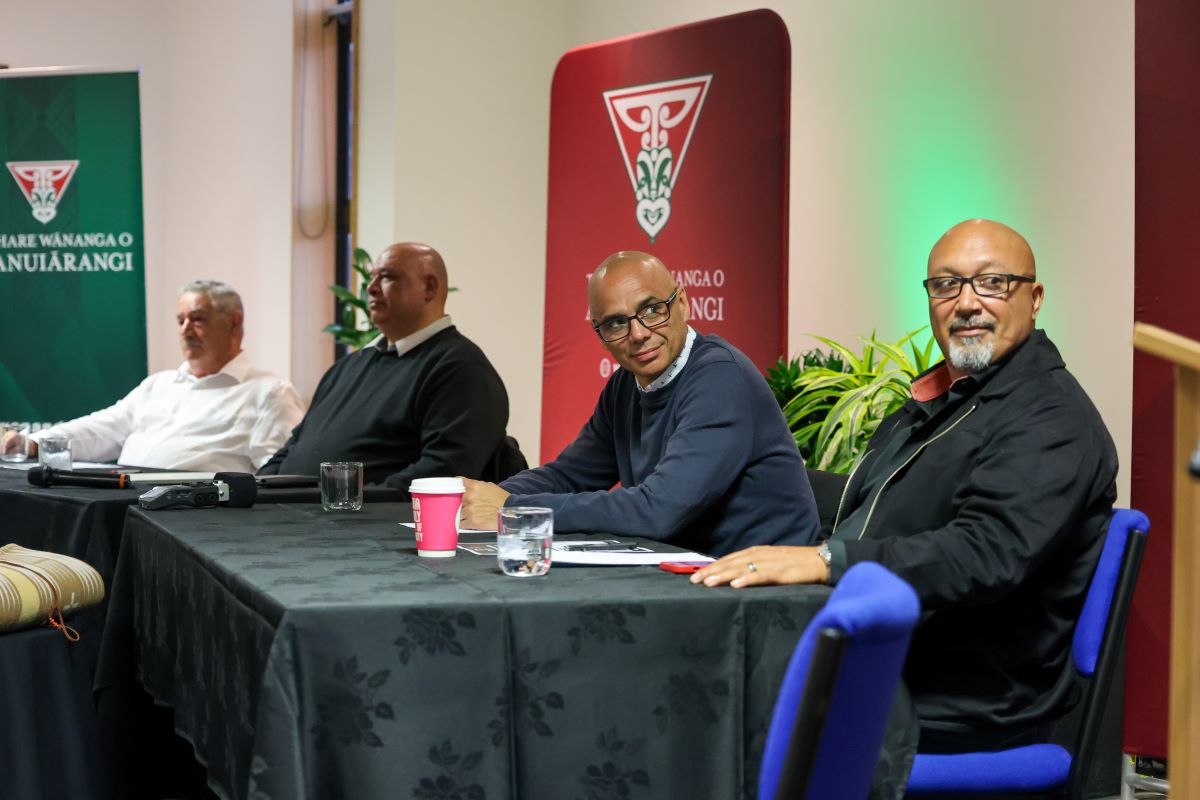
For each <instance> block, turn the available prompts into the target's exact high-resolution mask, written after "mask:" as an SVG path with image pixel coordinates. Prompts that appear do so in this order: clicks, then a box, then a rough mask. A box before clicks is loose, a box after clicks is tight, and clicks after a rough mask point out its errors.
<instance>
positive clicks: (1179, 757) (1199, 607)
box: [1133, 322, 1200, 797]
mask: <svg viewBox="0 0 1200 800" xmlns="http://www.w3.org/2000/svg"><path fill="white" fill-rule="evenodd" d="M1133 346H1134V347H1135V348H1136V349H1138V350H1141V351H1142V352H1145V353H1150V354H1151V355H1155V356H1158V357H1160V358H1165V359H1166V360H1167V361H1170V362H1171V363H1173V364H1174V365H1175V456H1174V458H1175V462H1174V466H1173V468H1172V471H1173V473H1174V476H1175V519H1174V527H1173V529H1172V530H1173V532H1174V534H1173V536H1172V539H1173V540H1174V548H1173V551H1172V553H1171V565H1172V566H1171V709H1170V714H1171V722H1170V725H1171V730H1170V739H1169V740H1168V745H1167V746H1168V752H1167V770H1168V778H1169V780H1170V784H1171V794H1172V795H1173V796H1175V797H1200V478H1196V477H1193V476H1192V475H1190V474H1189V472H1188V460H1189V459H1190V457H1191V454H1192V452H1193V451H1194V450H1195V448H1196V445H1197V440H1198V439H1200V342H1194V341H1192V340H1191V339H1188V338H1185V337H1183V336H1180V335H1178V334H1175V333H1171V332H1170V331H1165V330H1163V329H1162V328H1156V327H1154V326H1153V325H1144V324H1142V323H1140V322H1138V323H1135V324H1134V326H1133Z"/></svg>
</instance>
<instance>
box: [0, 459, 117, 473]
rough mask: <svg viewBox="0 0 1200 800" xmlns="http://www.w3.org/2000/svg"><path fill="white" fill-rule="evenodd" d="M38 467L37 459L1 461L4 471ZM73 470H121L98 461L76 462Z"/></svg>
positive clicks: (72, 467)
mask: <svg viewBox="0 0 1200 800" xmlns="http://www.w3.org/2000/svg"><path fill="white" fill-rule="evenodd" d="M37 465H38V462H37V459H36V458H35V459H33V460H32V461H0V468H2V469H19V470H22V471H26V470H31V469H33V468H34V467H36V466H37ZM71 469H111V470H119V469H120V467H118V466H117V465H116V464H101V463H99V462H97V461H75V462H73V463H72V464H71Z"/></svg>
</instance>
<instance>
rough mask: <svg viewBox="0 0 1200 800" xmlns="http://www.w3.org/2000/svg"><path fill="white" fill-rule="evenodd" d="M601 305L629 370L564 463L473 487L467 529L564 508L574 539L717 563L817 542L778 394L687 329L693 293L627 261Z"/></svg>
mask: <svg viewBox="0 0 1200 800" xmlns="http://www.w3.org/2000/svg"><path fill="white" fill-rule="evenodd" d="M588 301H589V303H590V306H591V312H592V320H593V328H594V329H595V331H596V334H597V335H598V336H599V337H600V340H601V341H602V342H603V344H604V347H605V348H606V349H607V350H608V351H609V352H610V353H611V354H612V355H613V357H614V358H616V360H617V362H618V363H619V364H620V365H621V367H622V369H620V370H618V371H617V372H615V373H614V374H613V376H612V377H611V378H610V379H609V381H608V383H607V385H606V386H605V387H604V390H603V392H602V393H601V394H600V400H599V402H598V403H597V404H596V409H595V411H594V412H593V413H592V416H591V419H589V420H588V421H587V423H586V424H585V425H584V426H583V429H582V430H581V431H580V432H579V436H578V437H577V438H576V439H575V441H574V442H572V443H571V444H570V445H568V446H567V448H566V449H565V450H563V452H562V453H560V454H559V456H558V458H556V459H555V460H554V461H551V462H550V463H548V464H546V465H544V466H541V467H538V468H536V469H530V470H525V471H524V472H520V473H518V474H516V475H514V476H513V477H511V478H509V479H508V480H506V481H504V482H502V483H501V484H499V485H496V484H491V483H484V482H482V481H467V493H466V497H465V498H464V501H463V524H464V525H470V526H473V527H480V528H487V529H492V530H494V529H495V527H496V510H497V509H498V508H499V507H500V506H503V505H507V506H513V505H533V506H545V507H548V508H552V509H553V510H554V527H555V530H557V531H559V532H561V533H568V532H580V531H595V532H602V533H610V534H618V535H629V536H646V537H649V538H652V539H658V540H661V541H665V542H670V543H671V544H677V545H680V546H682V547H687V548H691V549H695V550H699V551H701V552H708V553H713V554H715V555H724V554H726V553H730V552H732V551H734V550H737V549H740V548H743V547H748V546H751V545H755V544H796V545H799V544H806V543H809V542H811V541H813V538H814V536H815V534H816V531H817V528H818V526H819V523H818V519H817V510H816V502H815V500H814V499H813V493H812V489H811V487H810V486H809V485H808V477H807V475H806V473H805V471H804V462H803V460H802V459H801V458H800V454H799V452H798V451H797V449H796V443H795V441H794V440H793V438H792V435H791V433H790V432H789V431H788V428H787V424H786V423H785V422H784V419H783V414H782V413H781V412H780V410H779V406H778V405H777V404H776V402H775V399H774V397H773V396H772V394H771V391H770V389H769V388H768V387H767V384H766V381H764V380H763V377H762V375H761V374H760V373H759V372H758V370H757V369H756V368H755V366H754V364H752V363H751V362H750V359H748V358H746V356H745V355H743V354H742V353H741V352H740V351H739V350H737V348H735V347H733V346H732V345H730V344H729V343H728V342H726V341H724V340H722V339H721V338H720V337H718V336H714V335H711V334H698V333H696V331H694V330H693V329H692V328H691V327H690V326H689V325H688V324H687V323H688V301H687V292H686V291H685V290H684V288H683V287H680V286H677V285H676V284H675V281H674V279H673V278H672V276H671V273H670V272H668V271H667V268H666V267H665V266H663V264H662V262H661V261H659V260H658V259H657V258H655V257H654V256H651V255H648V254H646V253H638V252H619V253H615V254H613V255H612V256H610V257H609V258H607V259H606V260H605V261H604V262H603V263H602V264H601V265H600V266H599V268H597V270H596V271H595V273H593V274H592V278H591V282H590V283H589V284H588ZM615 484H620V485H619V486H618V487H617V488H616V489H613V490H612V491H610V489H611V488H612V487H613V486H614V485H615Z"/></svg>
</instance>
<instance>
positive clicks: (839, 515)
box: [829, 450, 871, 539]
mask: <svg viewBox="0 0 1200 800" xmlns="http://www.w3.org/2000/svg"><path fill="white" fill-rule="evenodd" d="M870 457H871V451H870V450H868V451H867V452H866V453H864V454H863V457H862V458H860V459H859V460H858V462H857V463H856V464H855V465H854V469H852V470H850V477H849V478H846V485H845V486H843V487H842V497H841V499H840V500H838V509H837V513H836V514H834V515H833V527H832V528H831V529H830V530H829V538H830V539H832V538H833V535H834V534H835V533H837V526H838V525H840V524H841V522H842V507H843V506H845V505H846V493H847V492H849V491H850V484H851V483H853V482H854V473H856V472H858V469H859V467H861V466H862V465H863V464H865V463H866V462H867V459H868V458H870Z"/></svg>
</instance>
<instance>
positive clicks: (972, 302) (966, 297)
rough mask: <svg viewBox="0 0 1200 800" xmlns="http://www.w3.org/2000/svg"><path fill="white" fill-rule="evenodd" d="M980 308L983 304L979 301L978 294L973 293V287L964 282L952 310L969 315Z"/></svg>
mask: <svg viewBox="0 0 1200 800" xmlns="http://www.w3.org/2000/svg"><path fill="white" fill-rule="evenodd" d="M981 308H983V304H982V303H981V302H979V295H977V294H975V287H974V286H972V285H971V284H969V283H964V284H963V285H962V291H961V292H959V293H958V301H957V302H956V303H955V304H954V310H955V311H956V312H957V313H958V314H960V315H962V316H970V315H971V314H974V313H975V312H976V311H979V310H980V309H981Z"/></svg>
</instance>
